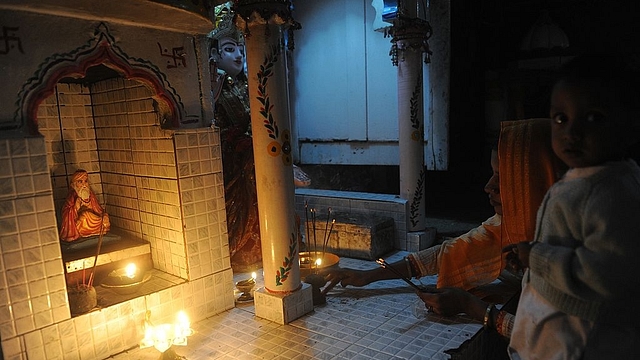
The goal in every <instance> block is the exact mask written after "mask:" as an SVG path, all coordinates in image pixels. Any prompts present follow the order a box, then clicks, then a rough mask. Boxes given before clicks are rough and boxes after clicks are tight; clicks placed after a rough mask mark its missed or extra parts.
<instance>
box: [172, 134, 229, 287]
mask: <svg viewBox="0 0 640 360" xmlns="http://www.w3.org/2000/svg"><path fill="white" fill-rule="evenodd" d="M175 152H176V159H177V160H176V161H177V163H178V172H179V174H178V186H179V191H180V199H181V205H182V207H181V211H182V216H183V227H184V232H185V233H184V239H185V246H186V253H187V256H188V261H187V264H188V269H187V270H188V273H189V278H191V279H197V278H199V277H201V276H205V275H208V274H211V273H213V272H216V271H219V269H229V268H231V261H230V257H229V242H228V238H227V220H226V212H225V203H224V182H223V178H222V157H221V153H220V133H219V132H218V131H216V130H214V129H212V128H203V129H193V130H179V131H176V133H175ZM182 253H184V250H182Z"/></svg>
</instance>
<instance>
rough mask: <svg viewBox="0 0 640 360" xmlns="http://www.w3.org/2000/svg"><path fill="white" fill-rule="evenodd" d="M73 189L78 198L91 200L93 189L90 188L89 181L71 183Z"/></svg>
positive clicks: (81, 179)
mask: <svg viewBox="0 0 640 360" xmlns="http://www.w3.org/2000/svg"><path fill="white" fill-rule="evenodd" d="M71 187H73V190H75V191H76V193H77V194H78V196H80V198H81V199H82V200H84V201H87V200H89V196H90V194H91V189H90V188H89V180H88V179H84V178H80V179H78V180H76V181H74V182H72V183H71Z"/></svg>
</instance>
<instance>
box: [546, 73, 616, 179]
mask: <svg viewBox="0 0 640 360" xmlns="http://www.w3.org/2000/svg"><path fill="white" fill-rule="evenodd" d="M599 90H600V89H599V88H598V87H597V86H595V84H593V83H587V82H578V83H573V82H571V83H569V82H566V81H561V82H559V83H557V84H556V86H555V87H554V89H553V92H552V95H551V110H550V117H551V119H552V121H553V123H552V126H551V136H552V137H551V139H552V140H551V142H552V146H553V151H554V152H555V153H556V155H557V156H558V157H559V158H560V159H561V160H562V161H563V162H564V163H565V164H567V166H569V167H570V168H580V167H587V166H595V165H600V164H602V163H604V162H606V161H610V160H620V159H621V158H622V157H623V155H624V147H625V146H626V145H627V144H628V141H627V138H628V136H627V135H626V134H625V133H626V132H627V131H626V130H627V126H626V125H625V124H626V123H627V121H626V120H627V119H626V118H625V117H626V115H625V114H624V113H623V112H622V111H621V109H620V106H609V104H611V103H615V101H612V99H611V96H608V95H609V94H607V93H605V92H604V91H599Z"/></svg>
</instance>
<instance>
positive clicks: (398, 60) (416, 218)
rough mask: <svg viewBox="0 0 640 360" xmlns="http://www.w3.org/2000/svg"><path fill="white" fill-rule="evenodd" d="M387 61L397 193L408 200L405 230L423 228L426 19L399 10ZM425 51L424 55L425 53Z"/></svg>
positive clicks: (389, 32) (410, 230) (424, 199)
mask: <svg viewBox="0 0 640 360" xmlns="http://www.w3.org/2000/svg"><path fill="white" fill-rule="evenodd" d="M386 31H387V35H389V36H391V37H392V40H391V43H392V47H391V51H390V54H391V61H392V63H393V65H395V66H397V67H398V77H397V84H398V131H399V134H398V138H399V153H400V159H399V164H400V197H401V198H402V199H405V200H407V201H408V203H409V206H408V211H407V219H406V220H407V232H416V231H423V230H425V229H426V213H425V212H426V204H425V202H426V198H425V175H426V168H425V161H424V100H423V99H424V91H423V89H424V85H423V63H427V62H428V59H429V54H430V51H429V46H428V43H427V39H428V38H429V36H430V35H431V27H430V26H429V23H428V22H427V21H425V20H422V19H420V18H418V17H417V16H416V14H413V15H412V14H411V13H410V12H409V13H407V12H404V13H403V12H400V13H399V14H398V16H397V18H396V19H395V20H394V21H393V26H391V27H390V28H388V29H387V30H386ZM425 55H426V56H425Z"/></svg>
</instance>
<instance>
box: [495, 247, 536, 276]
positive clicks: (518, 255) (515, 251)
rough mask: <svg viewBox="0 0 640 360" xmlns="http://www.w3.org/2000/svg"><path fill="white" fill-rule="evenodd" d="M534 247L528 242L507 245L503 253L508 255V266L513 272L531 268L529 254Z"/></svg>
mask: <svg viewBox="0 0 640 360" xmlns="http://www.w3.org/2000/svg"><path fill="white" fill-rule="evenodd" d="M532 247H533V245H532V244H531V243H530V242H528V241H523V242H519V243H517V244H511V245H507V246H505V247H504V248H502V252H504V253H507V266H508V267H509V268H510V269H512V270H524V269H526V268H528V267H529V253H530V252H531V248H532Z"/></svg>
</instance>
